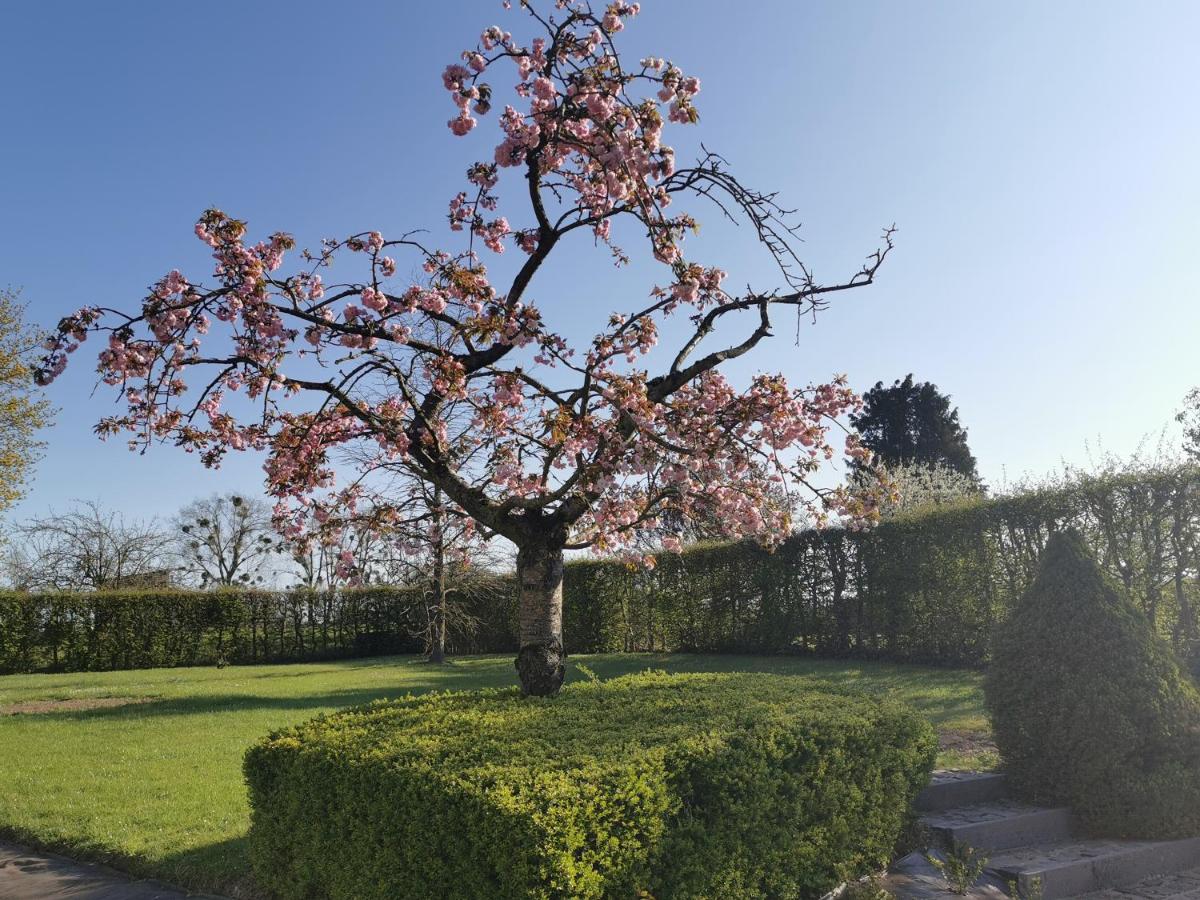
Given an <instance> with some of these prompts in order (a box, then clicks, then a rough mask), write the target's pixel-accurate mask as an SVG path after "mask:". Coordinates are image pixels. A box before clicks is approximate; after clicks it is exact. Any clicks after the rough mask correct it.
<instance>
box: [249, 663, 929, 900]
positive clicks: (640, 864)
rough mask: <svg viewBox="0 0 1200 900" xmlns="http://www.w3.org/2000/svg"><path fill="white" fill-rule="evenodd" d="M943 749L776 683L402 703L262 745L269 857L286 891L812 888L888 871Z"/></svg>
mask: <svg viewBox="0 0 1200 900" xmlns="http://www.w3.org/2000/svg"><path fill="white" fill-rule="evenodd" d="M934 752H935V741H934V738H933V732H932V729H931V728H930V726H929V725H928V724H927V723H926V722H924V721H923V720H922V719H920V718H919V717H918V716H917V715H916V714H914V713H913V712H911V711H909V710H907V709H905V708H903V707H899V706H896V705H892V704H889V703H886V702H881V701H877V700H872V699H869V698H866V697H862V696H859V695H854V694H849V693H846V694H842V693H817V692H809V691H805V690H803V689H802V688H801V687H800V686H799V684H798V683H797V682H796V681H795V680H792V679H789V678H786V677H780V676H771V675H754V674H737V675H734V674H725V675H715V674H704V675H699V674H697V675H667V674H665V673H651V672H647V673H645V674H642V675H635V676H628V677H625V678H619V679H614V680H612V681H608V682H588V683H575V684H572V685H571V686H570V687H569V688H568V689H567V690H566V691H565V692H564V693H563V695H562V696H560V697H558V698H554V699H549V700H539V699H522V698H521V697H520V696H519V695H518V693H517V691H516V690H515V689H513V690H491V691H480V692H473V693H444V694H434V695H428V696H425V697H406V698H404V699H401V700H397V701H393V702H385V703H380V704H375V705H371V706H366V707H360V708H357V709H352V710H348V711H345V712H341V713H337V714H335V715H332V716H328V717H322V718H318V719H314V720H312V721H310V722H308V723H306V724H304V725H300V726H298V727H295V728H291V729H288V730H285V731H281V732H278V733H276V734H273V735H271V736H270V737H269V738H268V739H266V740H264V741H263V742H262V743H260V744H259V745H257V746H255V747H253V748H251V750H250V751H249V752H248V754H247V756H246V766H245V771H246V776H247V780H248V782H249V785H250V800H251V806H252V810H253V813H252V826H251V831H250V848H251V857H252V861H253V863H254V868H255V874H256V877H257V879H258V882H259V884H260V885H261V886H262V887H264V888H265V889H267V890H268V891H270V892H272V893H274V894H275V895H276V896H280V897H307V896H313V897H316V896H319V897H330V898H351V897H353V898H373V897H378V898H389V900H393V898H407V897H412V898H417V897H421V898H429V897H457V898H481V900H482V898H487V900H497V898H525V897H530V898H560V897H561V898H567V897H571V898H575V897H592V898H599V897H620V898H629V897H636V896H639V891H648V892H649V894H650V895H652V896H654V897H659V898H667V897H678V898H683V897H739V898H753V897H763V898H765V897H816V896H820V895H821V894H822V893H824V892H825V891H827V890H828V889H830V888H832V887H833V886H835V885H837V884H838V883H839V882H841V881H844V880H846V879H848V878H850V877H853V876H857V875H860V874H862V873H863V872H864V871H867V870H869V869H870V868H871V867H874V866H878V865H880V864H882V863H884V862H885V861H886V860H887V858H888V854H889V851H890V850H891V848H892V846H893V844H894V842H895V840H896V837H897V835H898V834H899V831H900V828H901V826H902V824H903V822H904V819H905V816H906V813H907V810H908V808H909V804H910V802H911V800H912V798H913V796H914V795H915V793H916V792H917V790H918V789H919V788H920V787H921V786H922V785H923V784H924V783H925V782H926V780H927V779H928V776H929V771H930V768H931V767H932V764H933V758H934ZM642 896H644V895H642Z"/></svg>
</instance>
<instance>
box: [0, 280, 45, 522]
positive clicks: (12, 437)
mask: <svg viewBox="0 0 1200 900" xmlns="http://www.w3.org/2000/svg"><path fill="white" fill-rule="evenodd" d="M37 342H38V336H37V333H36V331H34V330H33V329H32V328H30V327H29V326H28V325H27V324H26V323H25V307H24V306H22V305H21V302H20V300H19V299H18V297H17V294H16V293H15V292H14V291H11V290H4V289H0V510H3V509H7V508H8V507H9V506H11V505H12V504H13V503H15V502H16V501H17V500H19V499H20V498H21V496H22V495H23V494H24V492H25V489H24V483H25V480H26V478H27V477H28V476H29V473H30V470H31V469H32V468H33V464H34V463H35V462H36V461H37V458H38V455H39V451H40V450H41V447H42V442H41V441H39V440H38V439H37V432H38V429H40V428H44V427H46V426H47V425H49V424H50V419H51V409H50V405H49V403H47V402H46V400H45V398H44V397H42V396H41V395H40V394H39V393H38V392H37V391H35V390H34V388H33V378H32V374H31V371H30V368H29V365H28V361H27V357H28V355H29V353H30V352H31V350H32V349H33V348H34V347H35V346H36V344H37Z"/></svg>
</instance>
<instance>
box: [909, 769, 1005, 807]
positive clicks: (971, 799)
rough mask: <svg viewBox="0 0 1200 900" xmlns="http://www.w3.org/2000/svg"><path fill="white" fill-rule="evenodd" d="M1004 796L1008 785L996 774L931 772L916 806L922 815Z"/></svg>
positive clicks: (1001, 776)
mask: <svg viewBox="0 0 1200 900" xmlns="http://www.w3.org/2000/svg"><path fill="white" fill-rule="evenodd" d="M1006 796H1008V788H1007V784H1006V783H1005V780H1004V775H1003V774H1001V773H999V772H958V771H940V772H934V773H933V778H932V779H930V782H929V784H928V785H927V786H926V787H925V789H924V790H922V791H921V793H919V794H917V799H916V802H915V806H916V808H917V809H918V810H919V811H921V812H938V811H939V810H943V809H953V808H954V807H956V806H970V805H971V804H972V803H986V802H988V801H991V800H1002V799H1004V797H1006Z"/></svg>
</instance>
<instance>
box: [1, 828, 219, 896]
mask: <svg viewBox="0 0 1200 900" xmlns="http://www.w3.org/2000/svg"><path fill="white" fill-rule="evenodd" d="M189 897H190V898H193V900H223V898H221V897H217V896H214V895H212V894H189V893H187V892H186V891H182V890H180V889H179V888H173V887H171V886H170V885H166V884H163V883H162V882H160V881H150V880H148V879H139V878H133V877H131V876H129V875H125V874H123V873H121V872H118V871H116V870H114V869H110V868H107V867H106V866H100V865H96V864H94V863H84V862H76V861H75V860H73V859H68V858H67V857H65V856H59V855H58V854H56V853H43V852H41V851H38V852H34V851H31V850H26V849H25V848H24V847H19V846H17V845H16V844H10V843H8V842H7V841H0V898H3V900H186V898H189Z"/></svg>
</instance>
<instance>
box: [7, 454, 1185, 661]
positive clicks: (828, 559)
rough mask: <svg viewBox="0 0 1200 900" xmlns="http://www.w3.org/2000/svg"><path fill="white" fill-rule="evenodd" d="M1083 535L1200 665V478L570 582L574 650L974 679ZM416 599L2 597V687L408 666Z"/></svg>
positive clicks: (1088, 489)
mask: <svg viewBox="0 0 1200 900" xmlns="http://www.w3.org/2000/svg"><path fill="white" fill-rule="evenodd" d="M1066 528H1074V529H1076V530H1077V531H1079V532H1080V534H1081V535H1082V536H1083V537H1084V539H1085V540H1086V541H1087V543H1088V545H1089V546H1090V547H1092V548H1094V549H1095V551H1096V554H1097V558H1098V561H1099V563H1100V565H1101V567H1102V569H1104V570H1105V572H1106V573H1107V574H1108V575H1109V576H1110V577H1111V578H1112V579H1113V580H1114V581H1115V582H1116V584H1117V585H1118V588H1119V589H1120V590H1121V591H1122V592H1123V594H1124V595H1125V596H1126V597H1127V598H1128V599H1130V600H1131V601H1132V602H1133V603H1134V604H1135V605H1136V606H1137V607H1138V608H1139V609H1141V610H1142V612H1143V613H1144V614H1145V615H1146V616H1147V618H1148V619H1149V620H1150V622H1151V623H1152V624H1153V626H1154V628H1155V630H1156V631H1157V632H1158V633H1159V634H1160V635H1161V636H1163V637H1164V638H1166V639H1167V640H1169V641H1170V642H1171V643H1172V644H1173V645H1174V646H1175V647H1176V649H1178V650H1181V651H1183V652H1184V654H1185V656H1191V657H1192V658H1193V659H1195V658H1197V657H1198V656H1200V654H1198V653H1197V652H1196V651H1197V649H1200V629H1198V625H1197V606H1198V604H1200V584H1198V583H1197V572H1198V569H1200V555H1198V554H1200V472H1198V471H1197V470H1196V469H1193V468H1176V469H1162V470H1155V471H1152V472H1142V473H1138V474H1133V475H1121V476H1117V477H1107V478H1089V479H1083V480H1081V481H1077V482H1075V483H1072V484H1069V485H1066V486H1064V487H1061V488H1058V489H1055V490H1040V491H1033V492H1027V493H1022V494H1017V495H1013V496H1009V497H1003V498H999V499H994V500H980V501H966V502H963V503H961V504H958V505H954V506H943V507H938V508H936V509H935V510H932V511H928V512H925V513H922V514H909V515H906V516H903V517H899V518H896V519H894V520H891V521H889V522H887V523H885V524H884V525H882V526H880V527H879V528H876V529H874V530H871V531H867V532H852V531H841V530H837V529H834V530H827V531H803V532H799V533H797V534H795V535H793V536H791V537H790V538H788V539H787V540H786V541H784V542H783V544H782V546H780V547H779V548H778V549H776V550H775V551H774V552H773V553H768V552H767V551H765V550H763V549H762V548H761V547H759V546H758V545H756V544H753V543H732V544H713V545H704V546H697V547H692V548H690V549H688V550H687V551H685V552H684V553H682V554H680V555H672V554H663V555H661V556H660V557H659V559H658V564H657V566H656V567H655V568H654V569H652V570H646V569H643V568H636V567H630V566H627V565H626V564H624V563H622V562H619V561H614V560H594V559H578V560H574V561H572V562H570V563H569V564H568V565H567V567H566V585H565V598H566V599H565V605H566V608H565V610H564V627H565V631H566V640H567V645H568V649H569V650H570V651H572V652H577V653H585V652H619V651H633V650H668V651H678V650H683V651H697V652H705V653H724V652H738V653H813V654H821V655H830V656H858V657H867V658H877V659H891V660H898V661H909V662H924V663H933V664H941V665H954V666H961V665H968V666H969V665H981V664H983V663H986V662H987V660H988V659H989V658H990V654H991V645H990V642H991V634H992V626H993V624H994V623H995V622H996V621H998V620H1000V619H1002V618H1003V617H1004V616H1005V615H1006V613H1007V611H1008V610H1010V609H1012V608H1013V607H1014V606H1015V604H1016V602H1017V600H1018V599H1019V598H1020V597H1021V595H1022V594H1023V593H1024V592H1025V590H1026V588H1027V587H1028V586H1029V585H1030V584H1031V583H1032V581H1033V577H1034V574H1035V573H1036V567H1037V562H1038V559H1039V557H1040V555H1041V551H1042V548H1043V547H1044V546H1045V543H1046V541H1047V539H1048V538H1049V536H1050V535H1051V534H1052V533H1054V532H1056V531H1062V530H1064V529H1066ZM508 584H509V588H508V589H507V590H503V589H502V590H496V589H494V588H493V589H491V590H488V591H487V592H485V593H481V594H479V595H478V596H474V595H471V594H469V593H468V594H467V595H466V596H464V597H461V598H460V599H459V602H460V603H462V604H463V609H464V612H465V613H466V614H467V615H466V616H463V617H460V619H461V620H465V621H472V622H473V623H474V624H475V627H474V628H473V629H472V630H471V631H470V632H469V633H466V632H453V631H452V632H451V634H450V636H449V637H450V641H449V643H450V647H451V648H452V649H453V650H455V651H456V652H493V651H494V652H506V651H511V650H515V649H516V641H517V637H516V635H517V631H516V597H515V593H516V592H515V585H514V584H513V581H512V579H509V580H508ZM424 615H425V612H424V607H423V605H422V600H421V597H420V595H419V593H418V592H416V591H413V590H405V589H398V588H378V587H377V588H362V589H357V590H343V591H330V592H309V593H305V592H290V591H288V592H281V591H233V592H229V593H211V592H209V593H205V592H184V591H174V592H166V593H164V592H138V593H124V594H108V593H97V594H71V595H64V594H55V595H18V594H0V671H4V672H15V671H36V670H46V669H54V668H60V669H61V668H71V669H104V668H124V667H128V666H154V665H183V664H204V663H210V662H214V661H216V660H217V659H220V658H223V659H226V660H227V661H229V662H232V663H241V662H263V661H270V660H285V659H288V660H295V659H312V658H323V657H333V656H350V655H355V654H358V655H369V654H373V653H383V652H395V651H402V650H410V649H414V650H415V649H417V642H416V640H415V639H414V638H413V637H412V635H413V634H415V633H417V632H418V631H419V629H420V624H421V622H422V621H423V617H424Z"/></svg>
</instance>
